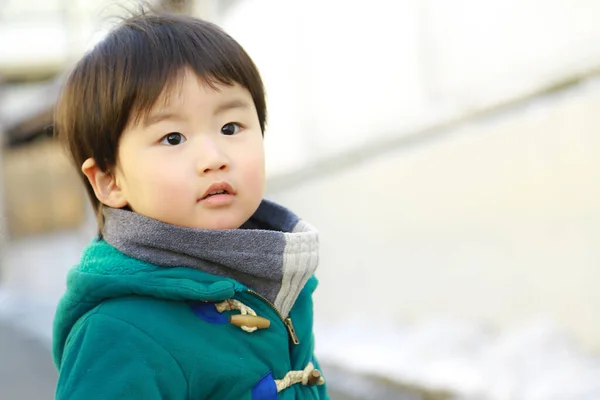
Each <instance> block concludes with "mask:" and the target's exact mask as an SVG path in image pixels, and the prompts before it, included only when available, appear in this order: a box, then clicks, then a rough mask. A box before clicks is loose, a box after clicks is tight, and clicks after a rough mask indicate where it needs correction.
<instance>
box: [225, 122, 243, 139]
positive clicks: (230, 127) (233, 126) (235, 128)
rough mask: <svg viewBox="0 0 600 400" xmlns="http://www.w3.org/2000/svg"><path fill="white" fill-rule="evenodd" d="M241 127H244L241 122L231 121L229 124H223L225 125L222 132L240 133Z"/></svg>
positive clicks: (226, 133) (229, 134)
mask: <svg viewBox="0 0 600 400" xmlns="http://www.w3.org/2000/svg"><path fill="white" fill-rule="evenodd" d="M241 129H242V127H241V126H240V124H238V123H236V122H230V123H228V124H225V125H223V127H222V128H221V133H222V134H223V135H228V136H231V135H235V134H236V133H238V132H239V131H240V130H241Z"/></svg>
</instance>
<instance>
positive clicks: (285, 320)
mask: <svg viewBox="0 0 600 400" xmlns="http://www.w3.org/2000/svg"><path fill="white" fill-rule="evenodd" d="M248 293H250V294H251V295H253V296H256V297H258V298H259V299H261V300H262V301H264V302H265V303H267V304H268V305H269V307H271V308H272V309H273V311H275V313H276V314H277V315H278V316H279V319H281V322H283V325H285V327H286V329H287V331H288V334H289V336H290V339H292V343H294V344H295V345H298V344H300V339H298V335H296V329H294V324H293V323H292V319H291V318H290V317H287V318H283V315H281V313H280V312H279V310H278V309H277V308H276V307H275V306H274V305H273V303H271V302H270V301H269V299H267V298H266V297H265V296H263V295H262V294H260V293H257V292H255V291H254V290H248Z"/></svg>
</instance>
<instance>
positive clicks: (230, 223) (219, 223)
mask: <svg viewBox="0 0 600 400" xmlns="http://www.w3.org/2000/svg"><path fill="white" fill-rule="evenodd" d="M203 222H204V223H199V224H197V226H196V228H198V229H208V230H214V231H216V230H227V229H238V228H239V227H240V226H242V224H243V222H240V221H238V220H237V218H236V219H225V218H223V219H220V220H213V221H203Z"/></svg>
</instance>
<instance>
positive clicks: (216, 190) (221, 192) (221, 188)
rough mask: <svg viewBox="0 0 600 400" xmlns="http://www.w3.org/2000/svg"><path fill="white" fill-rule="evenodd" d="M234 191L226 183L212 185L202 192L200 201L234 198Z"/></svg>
mask: <svg viewBox="0 0 600 400" xmlns="http://www.w3.org/2000/svg"><path fill="white" fill-rule="evenodd" d="M235 194H236V193H235V190H233V188H232V187H231V185H230V184H229V183H227V182H220V183H214V184H212V185H210V187H209V188H208V189H207V190H206V192H204V195H203V196H202V198H201V199H200V201H202V200H207V199H210V198H211V197H214V196H235Z"/></svg>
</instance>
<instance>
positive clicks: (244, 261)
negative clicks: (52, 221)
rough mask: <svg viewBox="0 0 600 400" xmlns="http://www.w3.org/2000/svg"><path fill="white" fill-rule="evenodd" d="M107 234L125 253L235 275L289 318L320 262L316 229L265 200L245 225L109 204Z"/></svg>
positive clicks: (106, 215)
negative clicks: (219, 226) (211, 223)
mask: <svg viewBox="0 0 600 400" xmlns="http://www.w3.org/2000/svg"><path fill="white" fill-rule="evenodd" d="M103 213H104V218H105V223H104V229H103V237H104V240H106V242H108V243H109V244H111V245H112V246H114V247H115V248H117V249H118V250H120V251H121V252H122V253H124V254H126V255H128V256H130V257H133V258H136V259H139V260H142V261H146V262H149V263H152V264H155V265H158V266H163V267H181V266H183V267H189V268H196V269H199V270H202V271H204V272H207V273H210V274H214V275H219V276H223V277H227V278H233V279H235V280H237V281H238V282H240V283H242V284H244V285H245V286H247V287H249V288H251V289H252V290H255V291H257V292H258V293H260V294H261V295H263V296H264V297H266V298H267V299H268V300H269V301H271V302H272V303H273V304H274V305H275V307H277V309H278V310H279V311H280V312H281V314H282V315H283V316H284V317H286V316H287V315H288V313H289V311H290V309H291V308H292V306H293V305H294V302H295V301H296V298H297V297H298V294H299V293H300V291H301V290H302V288H303V287H304V285H305V284H306V281H307V280H308V279H309V278H310V276H311V275H312V274H314V272H315V270H316V268H317V265H318V262H319V261H318V250H319V239H318V233H317V231H316V230H315V229H314V228H312V227H311V226H310V225H309V224H308V223H306V222H304V221H302V220H301V219H299V218H298V217H297V216H296V215H294V214H293V213H292V212H291V211H289V210H287V209H286V208H284V207H281V206H279V205H277V204H275V203H273V202H270V201H267V200H263V201H262V203H261V205H260V206H259V208H258V210H257V211H256V213H254V215H253V216H252V217H251V218H250V220H249V221H248V222H246V223H245V224H244V226H242V227H241V228H240V229H231V230H203V229H192V228H184V227H180V226H175V225H170V224H166V223H164V222H160V221H157V220H155V219H152V218H148V217H145V216H143V215H141V214H137V213H135V212H132V211H127V210H123V209H114V208H108V207H106V208H105V209H104V212H103Z"/></svg>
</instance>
